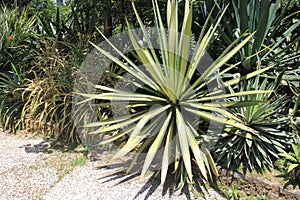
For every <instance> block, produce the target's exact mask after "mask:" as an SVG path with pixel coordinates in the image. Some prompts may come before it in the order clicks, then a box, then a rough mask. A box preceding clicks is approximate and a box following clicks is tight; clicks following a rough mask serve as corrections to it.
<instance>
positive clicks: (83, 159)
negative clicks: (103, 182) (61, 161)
mask: <svg viewBox="0 0 300 200" xmlns="http://www.w3.org/2000/svg"><path fill="white" fill-rule="evenodd" d="M86 161H87V158H86V157H83V156H82V157H79V158H75V159H74V160H72V162H71V166H73V167H76V166H80V167H82V166H84V165H85V164H86Z"/></svg>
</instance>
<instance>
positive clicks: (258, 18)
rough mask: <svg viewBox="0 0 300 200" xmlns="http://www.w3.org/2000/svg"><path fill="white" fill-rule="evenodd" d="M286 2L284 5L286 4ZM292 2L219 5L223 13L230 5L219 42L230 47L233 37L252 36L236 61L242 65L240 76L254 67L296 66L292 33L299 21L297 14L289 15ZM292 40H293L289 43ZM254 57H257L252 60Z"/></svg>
mask: <svg viewBox="0 0 300 200" xmlns="http://www.w3.org/2000/svg"><path fill="white" fill-rule="evenodd" d="M285 2H287V3H285ZM293 2H294V1H293V0H289V1H280V0H275V1H257V0H239V1H232V0H227V1H221V3H220V4H219V5H218V7H219V8H220V9H223V8H224V7H225V5H227V4H228V3H229V5H230V6H229V12H227V15H226V16H225V17H224V21H223V23H222V24H221V25H222V27H223V28H222V30H220V36H221V42H220V43H219V45H221V46H222V43H225V44H226V45H230V44H231V43H232V41H234V40H235V38H236V37H239V36H240V35H242V34H243V33H245V32H246V31H250V33H254V37H253V39H252V41H251V42H250V43H248V44H247V45H245V46H244V47H243V48H242V49H241V50H240V51H239V54H238V56H236V57H235V59H236V61H242V66H241V67H240V68H239V70H240V72H241V73H242V74H243V73H247V72H251V71H253V70H256V66H258V64H260V63H262V65H268V64H270V63H275V64H276V65H277V66H278V67H283V68H285V67H286V64H287V63H289V64H291V63H293V64H295V65H296V63H298V64H299V56H300V53H299V50H294V51H291V48H295V47H296V46H295V45H296V43H298V42H299V39H300V38H299V37H297V35H296V37H295V33H296V32H297V29H298V28H299V25H300V21H299V18H297V16H299V12H298V11H294V12H293V13H291V12H290V10H291V7H290V6H291V5H292V4H293ZM291 38H294V40H291ZM254 54H257V56H253V55H254Z"/></svg>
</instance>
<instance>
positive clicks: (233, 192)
mask: <svg viewBox="0 0 300 200" xmlns="http://www.w3.org/2000/svg"><path fill="white" fill-rule="evenodd" d="M242 194H243V192H242V191H241V190H239V189H238V188H237V187H236V186H231V187H230V188H228V191H227V192H226V196H227V198H228V199H230V200H235V199H239V198H240V197H241V195H242Z"/></svg>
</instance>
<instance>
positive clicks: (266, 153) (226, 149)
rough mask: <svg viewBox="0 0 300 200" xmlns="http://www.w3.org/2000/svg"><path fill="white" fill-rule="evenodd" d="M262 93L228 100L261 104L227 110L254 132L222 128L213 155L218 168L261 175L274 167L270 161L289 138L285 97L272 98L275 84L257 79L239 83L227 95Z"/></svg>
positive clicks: (281, 149) (285, 144)
mask: <svg viewBox="0 0 300 200" xmlns="http://www.w3.org/2000/svg"><path fill="white" fill-rule="evenodd" d="M235 90H237V91H239V92H244V91H252V90H265V91H266V93H264V94H251V95H245V96H241V97H234V98H232V99H228V100H229V101H233V102H236V101H245V100H246V101H258V102H264V103H263V104H260V105H251V106H246V107H239V108H230V109H228V111H229V112H230V113H231V114H233V115H234V116H237V117H238V118H239V119H240V122H241V123H242V124H244V125H246V126H248V127H251V128H252V129H253V130H255V133H254V132H252V133H250V132H247V131H244V130H241V129H239V128H236V127H232V126H227V125H226V126H225V129H224V133H222V134H221V135H220V136H219V140H218V142H217V144H216V145H215V155H216V159H217V162H218V164H219V165H221V166H223V167H225V168H228V169H231V170H234V171H236V170H237V169H238V168H239V167H240V166H242V167H243V171H244V173H246V171H247V170H249V171H252V170H256V171H257V172H263V170H264V169H265V168H269V167H272V166H273V160H274V159H275V158H278V156H277V154H278V153H279V152H284V149H285V148H286V146H287V145H288V144H289V142H290V140H291V139H292V134H291V133H290V132H289V131H288V121H289V120H288V116H285V115H284V114H283V108H284V106H285V104H286V102H287V100H286V98H285V97H282V96H275V95H274V94H273V91H274V90H275V84H273V83H272V82H269V81H268V80H267V79H264V80H262V79H261V78H259V77H257V78H256V79H255V80H251V81H245V82H241V84H240V85H239V87H237V88H231V89H230V92H231V93H232V92H234V91H235Z"/></svg>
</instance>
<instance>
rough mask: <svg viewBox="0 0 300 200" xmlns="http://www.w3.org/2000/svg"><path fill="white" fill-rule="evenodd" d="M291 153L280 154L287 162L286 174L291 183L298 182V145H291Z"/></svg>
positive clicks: (299, 176)
mask: <svg viewBox="0 0 300 200" xmlns="http://www.w3.org/2000/svg"><path fill="white" fill-rule="evenodd" d="M292 150H293V151H292V152H290V153H280V154H279V155H280V156H282V157H284V158H285V159H286V160H287V161H288V170H287V172H288V173H289V175H290V178H291V180H292V181H300V143H299V142H298V143H296V144H292Z"/></svg>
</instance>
